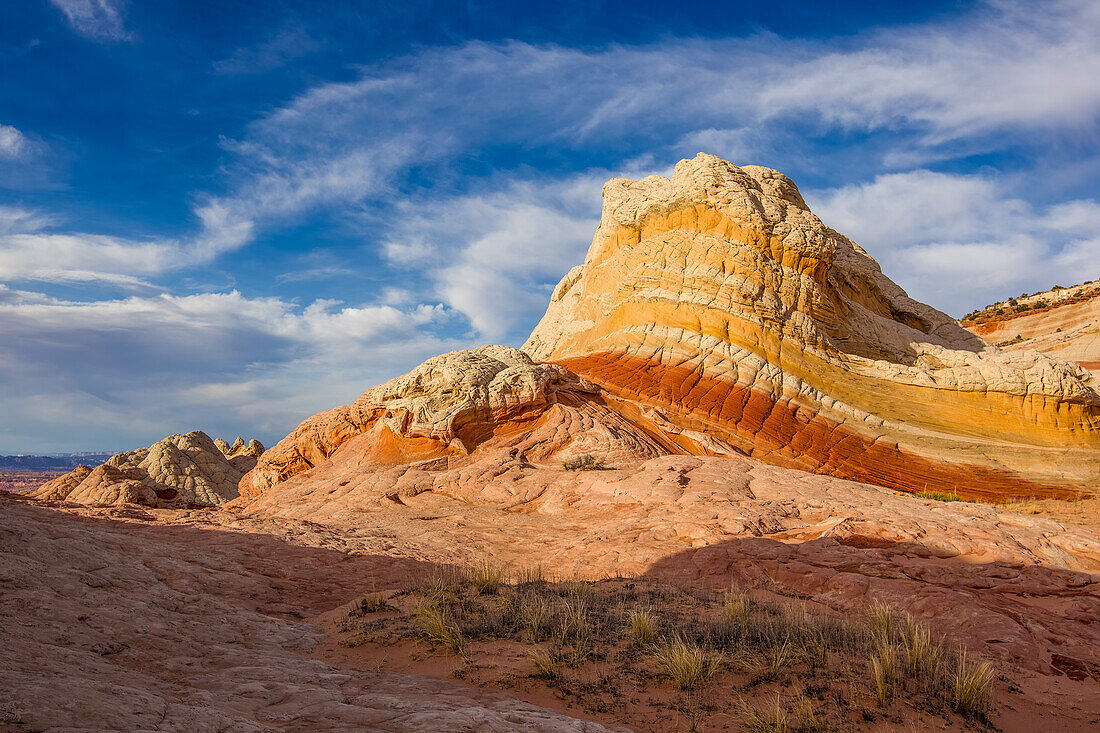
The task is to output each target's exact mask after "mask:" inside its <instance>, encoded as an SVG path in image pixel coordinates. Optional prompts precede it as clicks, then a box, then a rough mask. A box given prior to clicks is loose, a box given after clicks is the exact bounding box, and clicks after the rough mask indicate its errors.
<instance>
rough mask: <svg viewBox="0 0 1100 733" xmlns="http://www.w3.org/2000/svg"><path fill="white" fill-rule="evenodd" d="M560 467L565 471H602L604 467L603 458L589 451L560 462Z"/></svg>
mask: <svg viewBox="0 0 1100 733" xmlns="http://www.w3.org/2000/svg"><path fill="white" fill-rule="evenodd" d="M561 467H562V468H564V469H565V470H566V471H602V470H603V469H604V465H603V459H602V458H597V457H596V456H594V455H592V454H590V453H586V454H584V455H583V456H577V457H576V458H572V459H570V460H568V461H566V462H565V463H563V464H561Z"/></svg>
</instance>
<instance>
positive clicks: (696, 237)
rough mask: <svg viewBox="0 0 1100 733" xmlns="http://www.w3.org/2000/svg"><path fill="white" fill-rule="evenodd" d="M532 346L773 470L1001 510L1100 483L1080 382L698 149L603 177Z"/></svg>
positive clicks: (795, 198)
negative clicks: (915, 296)
mask: <svg viewBox="0 0 1100 733" xmlns="http://www.w3.org/2000/svg"><path fill="white" fill-rule="evenodd" d="M523 348H524V350H525V351H527V352H528V353H529V354H531V355H532V356H533V357H534V358H535V359H536V360H539V361H544V362H550V363H556V364H561V365H563V366H566V367H568V368H569V369H570V370H572V371H574V372H576V373H577V374H579V375H580V376H582V377H585V378H587V379H590V380H591V381H593V382H595V383H596V384H598V385H600V387H602V388H604V389H605V390H607V391H608V392H610V393H612V394H615V395H622V396H628V397H629V399H630V400H632V401H634V402H637V403H639V404H641V405H643V406H644V405H652V406H657V407H660V408H661V409H664V410H666V411H667V413H668V414H667V415H666V416H665V417H664V419H665V420H666V421H667V422H668V423H670V425H671V429H672V430H673V431H675V430H690V431H692V432H695V433H703V434H706V435H709V436H711V437H712V438H714V439H721V440H725V441H729V442H730V443H732V444H733V445H734V446H735V447H736V448H737V449H738V450H740V451H743V452H746V453H751V454H752V455H753V456H756V457H759V458H761V459H763V460H765V461H769V462H774V463H777V464H780V465H796V466H799V467H801V468H805V469H808V470H813V471H818V472H824V473H831V474H834V475H838V476H845V477H852V478H858V479H860V480H866V481H872V482H874V483H878V484H881V485H885V486H890V487H893V488H900V489H906V490H915V491H919V490H923V489H925V488H928V489H933V488H935V489H938V490H944V489H947V490H954V488H955V486H958V490H959V492H960V493H963V492H969V493H970V494H971V495H980V496H986V497H990V498H994V497H1007V496H1019V495H1026V494H1029V493H1033V494H1036V495H1043V496H1070V495H1073V494H1074V493H1078V492H1083V491H1087V490H1088V489H1089V488H1090V487H1091V486H1094V485H1096V484H1097V483H1098V482H1100V458H1098V456H1100V394H1098V393H1097V392H1096V391H1095V389H1093V387H1092V386H1091V384H1090V380H1089V377H1088V374H1087V373H1086V372H1085V371H1084V370H1082V369H1080V368H1079V367H1077V366H1076V365H1073V364H1070V363H1067V362H1064V361H1060V360H1057V359H1052V358H1050V357H1047V356H1045V355H1042V354H1039V353H1037V352H1034V351H1021V352H1006V351H1002V350H998V349H996V348H993V347H991V346H990V345H989V344H987V343H985V342H984V341H982V340H981V339H980V338H977V337H976V336H975V335H974V334H971V333H969V332H967V331H966V330H965V329H963V328H961V327H960V326H959V324H958V323H956V322H955V321H954V320H953V319H951V318H950V317H949V316H947V315H946V314H944V313H941V312H939V311H937V310H935V309H934V308H931V307H929V306H927V305H925V304H922V303H919V302H917V301H914V300H912V299H911V298H909V297H908V296H907V295H906V294H905V293H904V291H902V290H901V288H899V287H898V286H897V285H896V284H895V283H893V282H892V281H891V280H889V279H888V278H887V277H885V276H884V275H883V274H882V272H881V270H880V269H879V267H878V265H877V263H876V262H875V261H874V260H873V259H872V258H871V257H870V256H869V255H867V253H866V252H864V251H863V250H862V249H860V248H859V247H858V245H856V244H854V243H853V242H851V241H850V240H848V239H847V238H846V237H843V236H842V235H840V234H838V233H837V232H835V231H833V230H832V229H829V228H828V227H826V226H824V225H823V224H822V223H821V221H820V220H819V219H818V218H817V217H816V216H814V215H813V214H812V212H810V210H809V209H808V207H807V206H806V204H805V202H804V200H803V199H802V197H801V195H800V194H799V193H798V189H797V187H795V185H794V183H793V182H791V181H790V180H789V179H787V178H786V177H785V176H783V175H782V174H780V173H778V172H777V171H772V170H769V169H766V168H759V167H755V166H746V167H744V168H739V167H737V166H734V165H732V164H730V163H728V162H726V161H723V160H720V159H718V158H716V157H714V156H707V155H702V154H700V155H699V156H697V157H696V158H695V159H693V160H686V161H681V162H680V163H679V164H678V165H677V166H676V172H675V174H674V175H673V176H672V178H671V179H667V178H663V177H660V176H651V177H649V178H646V179H643V180H641V181H630V180H625V179H616V180H612V181H610V182H609V183H608V184H607V185H606V186H605V187H604V213H603V218H602V219H601V222H600V226H599V228H598V230H597V232H596V235H595V237H594V239H593V243H592V246H591V248H590V249H589V252H588V255H587V257H586V258H585V262H584V264H583V265H580V266H578V267H575V268H573V270H571V271H570V272H569V273H568V274H567V275H566V276H565V278H563V279H562V281H561V283H560V284H559V285H558V287H557V288H556V289H555V291H554V293H553V296H552V299H551V304H550V307H549V309H548V310H547V313H546V315H545V316H544V317H543V319H542V321H541V322H540V323H539V325H538V327H536V329H535V330H534V331H533V332H532V334H531V336H530V338H529V339H528V341H527V343H526V344H525V345H524V347H523ZM692 452H693V451H692ZM967 484H971V485H970V486H967Z"/></svg>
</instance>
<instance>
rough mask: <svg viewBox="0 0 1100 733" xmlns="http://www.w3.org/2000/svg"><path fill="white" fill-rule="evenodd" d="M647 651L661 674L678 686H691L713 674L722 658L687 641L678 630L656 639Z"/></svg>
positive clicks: (683, 688)
mask: <svg viewBox="0 0 1100 733" xmlns="http://www.w3.org/2000/svg"><path fill="white" fill-rule="evenodd" d="M650 653H651V654H652V655H653V659H654V661H656V663H657V668H658V669H660V670H661V674H662V675H664V676H665V677H667V678H668V679H669V680H671V682H672V684H673V685H674V686H676V687H677V688H678V689H681V690H690V689H693V688H695V687H697V686H698V685H700V684H702V683H704V682H706V681H707V680H709V679H710V678H711V677H713V676H714V673H715V672H716V671H717V670H718V664H719V662H720V661H721V659H722V657H721V655H720V654H718V653H716V652H714V651H713V650H711V649H705V648H703V647H701V646H698V645H696V644H691V643H688V642H687V641H685V640H684V638H683V637H682V636H680V635H679V634H673V635H672V637H670V638H668V639H665V640H663V641H660V642H657V643H656V644H654V645H653V646H652V647H651V649H650Z"/></svg>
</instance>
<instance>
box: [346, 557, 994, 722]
mask: <svg viewBox="0 0 1100 733" xmlns="http://www.w3.org/2000/svg"><path fill="white" fill-rule="evenodd" d="M366 598H370V599H372V600H370V601H369V603H368V602H366V601H365V599H360V600H357V601H356V602H354V603H353V604H352V606H351V607H350V609H349V610H348V612H347V615H346V618H344V619H343V620H342V621H340V623H339V626H338V628H339V630H340V634H341V636H342V639H343V640H342V642H341V643H342V645H343V646H345V647H354V648H357V649H360V650H363V651H364V653H368V654H369V653H370V650H371V649H372V648H373V649H376V650H378V652H379V653H382V651H383V650H384V651H385V653H386V654H387V655H389V656H391V657H392V655H393V654H394V653H395V650H398V649H401V650H404V652H405V654H407V655H408V656H409V658H410V660H412V661H413V662H414V663H415V662H420V663H424V664H428V663H430V662H431V660H437V661H435V662H434V663H435V664H438V663H439V661H438V660H450V661H447V664H449V665H452V667H453V668H452V672H451V674H452V675H453V676H455V677H459V678H461V679H464V680H465V681H467V682H470V683H473V684H478V685H482V686H489V687H497V688H501V689H506V690H508V691H510V692H512V693H513V694H519V695H520V696H523V695H524V694H529V695H530V696H531V697H532V698H534V699H536V700H542V699H544V697H545V696H546V695H552V696H553V697H554V698H556V699H558V700H562V701H564V702H565V703H566V704H567V705H569V706H573V707H578V708H582V709H584V710H585V711H587V712H588V713H590V714H595V715H601V714H602V715H605V716H607V717H608V719H617V718H616V716H621V715H623V714H625V712H624V711H625V710H626V709H627V708H629V709H631V710H633V711H634V713H632V714H636V713H637V709H638V708H639V706H640V707H641V708H644V709H645V710H646V711H647V714H649V715H651V716H652V717H651V718H650V719H653V720H660V719H666V720H669V721H671V720H679V721H681V722H680V723H678V725H684V726H686V728H687V729H688V730H712V729H723V728H724V727H725V728H732V729H737V728H743V729H746V730H750V731H807V732H810V733H816V732H818V731H825V730H844V729H849V730H851V729H855V728H856V727H858V726H859V725H860V724H863V723H867V722H869V721H875V720H880V719H881V720H883V721H897V720H901V719H902V717H900V716H902V715H905V716H908V717H906V718H905V719H906V720H912V716H913V714H914V713H913V711H917V715H918V717H919V718H920V720H922V721H923V722H924V723H927V724H932V723H933V722H934V721H939V722H940V723H941V724H942V723H949V722H951V721H959V722H964V721H970V722H971V723H978V724H983V723H982V722H983V721H985V720H987V716H988V714H989V712H990V711H991V709H992V705H993V689H994V684H995V680H996V676H995V673H994V671H993V668H992V666H991V665H990V664H989V663H988V662H984V661H981V660H978V659H976V658H975V657H974V656H973V655H971V654H968V653H967V652H966V651H964V650H962V649H957V648H955V647H952V646H950V645H948V644H946V643H945V642H944V641H943V640H942V639H938V638H936V636H935V635H934V634H933V632H932V630H931V628H930V627H929V625H928V624H927V623H926V622H924V621H923V620H921V619H918V618H915V617H913V616H911V615H908V614H906V615H899V614H897V613H895V612H894V611H893V610H892V609H891V608H890V606H888V605H887V604H886V603H884V602H882V601H879V600H875V601H872V602H871V603H870V604H869V605H868V606H867V607H866V608H865V609H864V610H863V611H857V612H850V613H847V614H837V613H834V612H831V611H829V610H828V609H823V608H821V607H810V606H808V605H806V604H805V603H804V602H801V601H798V600H796V599H785V600H783V601H778V600H776V599H774V598H772V599H768V598H767V594H766V593H760V592H758V591H755V590H753V589H749V588H742V587H727V588H722V589H718V590H700V589H687V588H677V587H673V586H670V585H668V584H665V583H660V582H658V581H656V580H651V579H645V578H609V579H606V580H602V581H596V582H583V581H578V580H565V581H553V580H550V579H548V578H546V576H545V574H544V573H543V572H542V571H530V570H524V571H519V572H515V573H508V572H505V570H504V569H503V568H501V567H499V566H497V565H494V564H493V563H492V561H490V560H488V559H481V560H478V561H477V562H475V563H472V564H471V565H470V566H469V567H465V568H454V569H444V570H438V571H434V572H432V573H429V574H427V575H425V576H424V577H423V578H421V579H419V580H418V581H416V582H413V583H410V584H409V585H408V587H407V588H405V589H403V590H400V591H397V592H393V593H391V594H390V595H389V596H388V597H387V598H380V599H379V600H378V601H376V600H373V596H367V597H366ZM379 602H380V603H381V605H380V606H379ZM366 606H369V607H370V608H380V609H382V610H381V611H380V612H375V613H370V614H369V615H368V614H365V613H364V612H363V608H364V607H366Z"/></svg>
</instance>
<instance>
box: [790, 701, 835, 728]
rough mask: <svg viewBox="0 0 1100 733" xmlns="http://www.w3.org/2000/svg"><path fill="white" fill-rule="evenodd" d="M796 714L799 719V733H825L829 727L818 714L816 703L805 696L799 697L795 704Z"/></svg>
mask: <svg viewBox="0 0 1100 733" xmlns="http://www.w3.org/2000/svg"><path fill="white" fill-rule="evenodd" d="M794 713H795V716H796V717H797V718H798V727H797V728H795V730H797V731H798V733H825V731H826V730H827V729H828V726H827V725H826V723H825V720H824V718H822V717H821V715H819V714H818V712H817V709H816V708H815V707H814V703H813V701H812V700H810V699H809V698H808V697H806V696H805V695H801V694H800V695H799V696H798V699H797V700H795V703H794Z"/></svg>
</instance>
